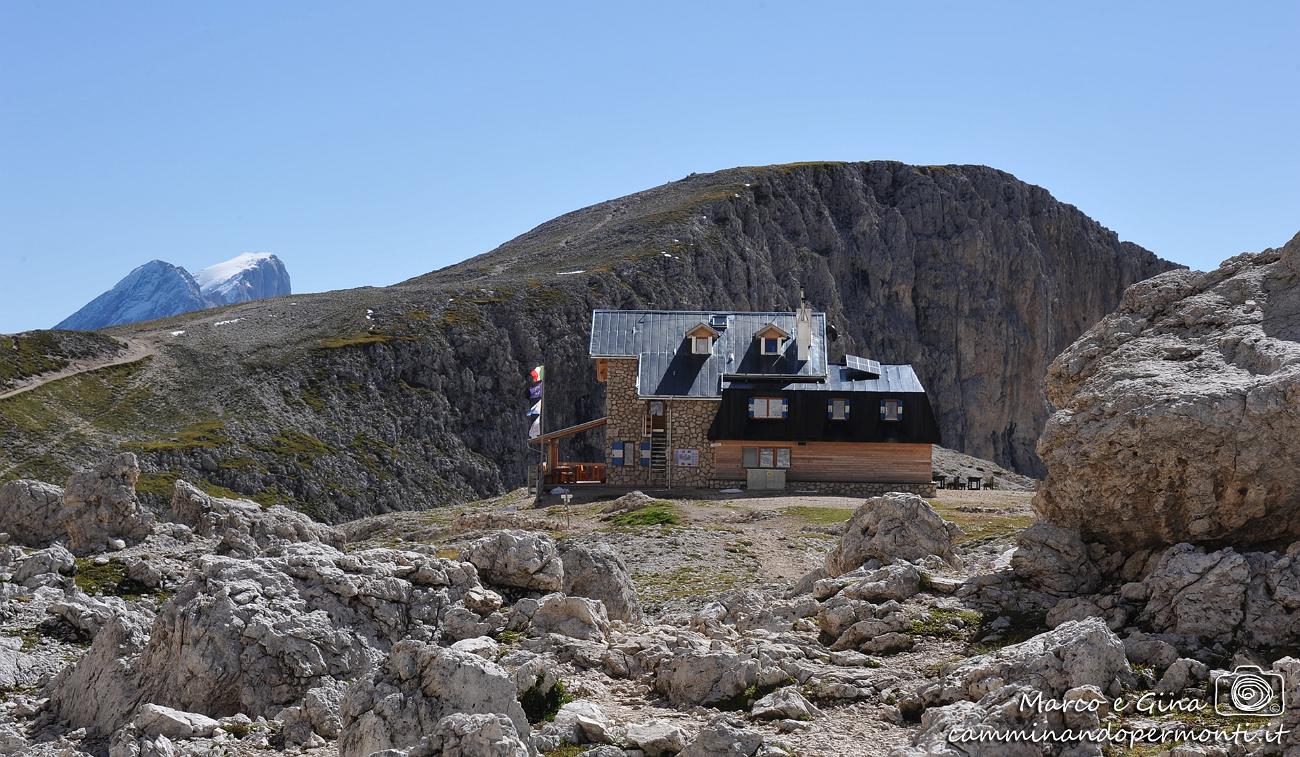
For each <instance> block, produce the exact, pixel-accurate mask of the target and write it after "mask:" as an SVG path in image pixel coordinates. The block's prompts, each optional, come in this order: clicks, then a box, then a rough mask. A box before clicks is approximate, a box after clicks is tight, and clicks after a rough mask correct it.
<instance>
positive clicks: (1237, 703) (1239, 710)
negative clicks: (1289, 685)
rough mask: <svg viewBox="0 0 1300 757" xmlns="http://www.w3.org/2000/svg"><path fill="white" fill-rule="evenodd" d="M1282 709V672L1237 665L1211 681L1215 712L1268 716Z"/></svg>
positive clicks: (1284, 704) (1284, 693) (1225, 714)
mask: <svg viewBox="0 0 1300 757" xmlns="http://www.w3.org/2000/svg"><path fill="white" fill-rule="evenodd" d="M1285 709H1286V684H1285V682H1284V681H1283V679H1282V674H1281V673H1274V672H1272V671H1267V670H1262V669H1261V668H1260V667H1259V666H1257V665H1238V666H1237V667H1236V668H1234V669H1233V671H1232V672H1231V673H1224V674H1223V675H1221V676H1219V677H1218V678H1216V679H1215V681H1214V712H1215V713H1216V714H1218V715H1223V716H1228V717H1245V716H1254V717H1262V718H1268V717H1273V716H1275V715H1281V714H1282V711H1283V710H1285Z"/></svg>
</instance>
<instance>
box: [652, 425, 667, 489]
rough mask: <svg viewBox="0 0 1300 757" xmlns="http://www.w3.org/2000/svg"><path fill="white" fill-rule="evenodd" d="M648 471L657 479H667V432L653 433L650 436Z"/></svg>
mask: <svg viewBox="0 0 1300 757" xmlns="http://www.w3.org/2000/svg"><path fill="white" fill-rule="evenodd" d="M650 471H651V472H652V473H653V474H654V477H655V478H657V479H663V478H666V477H667V473H668V432H667V431H662V430H658V431H654V432H653V433H651V434H650Z"/></svg>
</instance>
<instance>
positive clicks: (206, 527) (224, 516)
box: [171, 480, 344, 557]
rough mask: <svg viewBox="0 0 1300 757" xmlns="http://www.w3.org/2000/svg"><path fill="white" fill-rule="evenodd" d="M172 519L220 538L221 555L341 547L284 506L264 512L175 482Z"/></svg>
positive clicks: (331, 534)
mask: <svg viewBox="0 0 1300 757" xmlns="http://www.w3.org/2000/svg"><path fill="white" fill-rule="evenodd" d="M171 515H172V517H173V518H175V519H176V520H177V521H178V522H180V523H183V524H185V525H187V526H189V527H190V528H191V529H193V530H194V532H195V533H196V534H199V535H200V536H216V537H218V538H219V542H218V545H217V546H218V550H219V551H220V552H221V553H222V554H231V555H236V556H239V557H255V556H257V555H259V554H261V553H262V552H265V551H266V550H267V549H269V548H270V547H272V546H276V545H285V544H294V543H298V542H319V543H322V544H328V545H330V546H333V547H341V546H343V542H344V539H343V535H342V534H340V533H339V532H338V531H337V530H336V529H333V528H331V527H329V526H326V525H324V524H322V523H317V522H316V521H314V520H312V519H311V518H309V517H307V516H306V515H304V514H302V513H300V512H297V511H295V510H290V509H289V508H287V507H285V506H284V505H272V506H271V507H267V508H263V507H262V506H261V505H259V504H257V503H256V502H252V501H250V500H241V499H226V498H223V497H213V496H211V495H209V494H206V493H204V492H202V491H200V490H199V489H198V487H196V486H194V485H193V484H191V483H189V482H188V481H182V480H177V481H176V485H175V489H174V490H173V494H172V503H171Z"/></svg>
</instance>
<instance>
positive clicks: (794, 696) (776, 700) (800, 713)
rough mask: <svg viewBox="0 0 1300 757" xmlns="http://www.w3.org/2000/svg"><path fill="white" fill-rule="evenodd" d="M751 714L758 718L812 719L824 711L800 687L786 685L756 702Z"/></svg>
mask: <svg viewBox="0 0 1300 757" xmlns="http://www.w3.org/2000/svg"><path fill="white" fill-rule="evenodd" d="M749 714H750V715H751V716H753V717H754V718H755V719H758V720H812V719H813V718H815V717H820V716H821V714H822V713H821V710H819V709H817V706H816V705H814V704H813V703H812V702H809V701H808V700H807V698H805V697H804V695H803V694H800V693H799V687H797V686H785V687H782V688H780V689H777V690H776V691H773V692H772V693H771V694H768V695H767V696H765V697H762V698H760V699H759V700H758V701H757V702H754V706H753V707H752V708H750V711H749Z"/></svg>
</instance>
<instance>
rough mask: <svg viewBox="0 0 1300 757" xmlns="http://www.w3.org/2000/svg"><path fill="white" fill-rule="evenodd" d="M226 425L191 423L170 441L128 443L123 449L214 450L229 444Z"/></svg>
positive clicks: (153, 450)
mask: <svg viewBox="0 0 1300 757" xmlns="http://www.w3.org/2000/svg"><path fill="white" fill-rule="evenodd" d="M229 442H230V437H228V436H227V435H226V424H225V423H224V422H223V421H220V420H206V421H199V422H197V423H191V424H190V425H188V426H185V427H184V428H182V429H181V430H180V431H177V432H176V433H175V434H173V435H172V437H171V438H170V439H162V440H159V441H153V442H127V443H126V444H123V445H122V447H123V449H127V450H132V451H136V452H179V451H182V450H191V449H212V448H214V447H219V446H221V445H223V444H228V443H229Z"/></svg>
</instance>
